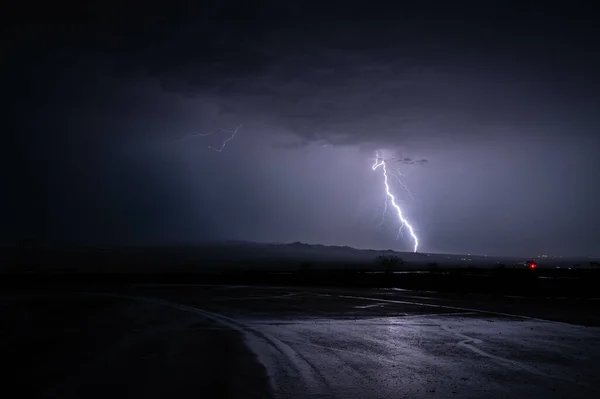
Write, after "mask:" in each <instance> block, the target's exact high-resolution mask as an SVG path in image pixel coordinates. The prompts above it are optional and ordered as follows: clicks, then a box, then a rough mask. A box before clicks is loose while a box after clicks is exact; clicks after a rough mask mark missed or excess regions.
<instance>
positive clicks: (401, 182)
mask: <svg viewBox="0 0 600 399" xmlns="http://www.w3.org/2000/svg"><path fill="white" fill-rule="evenodd" d="M392 176H394V177H395V178H396V180H398V183H399V184H400V185H401V186H402V188H404V189H405V190H406V192H407V193H408V195H409V197H410V199H411V200H413V201H414V200H415V197H414V196H413V195H412V193H411V191H410V190H409V188H408V186H407V185H406V184H404V182H403V181H402V179H401V177H406V175H405V174H404V173H402V172H400V168H396V173H393V172H392Z"/></svg>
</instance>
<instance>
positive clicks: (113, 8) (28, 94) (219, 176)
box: [2, 0, 600, 252]
mask: <svg viewBox="0 0 600 399" xmlns="http://www.w3.org/2000/svg"><path fill="white" fill-rule="evenodd" d="M61 3H62V2H58V3H57V2H54V3H52V4H51V5H50V4H49V5H43V4H40V5H39V6H37V7H29V6H22V5H13V6H11V7H12V8H9V9H8V10H7V11H6V13H4V15H3V18H4V19H5V20H6V22H7V23H5V24H3V26H4V27H5V30H4V34H5V35H7V36H5V37H6V38H7V39H9V40H5V41H4V42H5V43H7V44H8V45H7V46H6V51H5V53H4V54H5V55H6V56H5V57H4V58H3V59H4V60H6V61H5V62H3V65H2V69H3V75H2V83H3V88H4V93H3V95H4V99H5V100H6V101H4V103H5V104H8V105H5V108H3V111H4V112H5V114H6V115H5V117H3V120H4V121H6V122H7V126H8V127H9V128H8V129H6V130H7V131H10V132H12V134H10V135H9V138H8V139H7V141H6V145H5V146H3V153H5V154H3V155H5V156H3V157H2V160H3V162H5V163H6V167H5V168H4V169H5V170H17V171H18V173H16V172H15V173H14V174H13V177H11V179H14V181H9V183H8V184H9V186H8V187H9V188H10V189H8V190H6V191H7V192H8V194H7V197H6V198H5V201H8V203H9V205H7V206H5V207H4V208H5V209H19V210H20V211H19V212H12V211H11V212H8V211H7V214H9V216H10V223H9V224H12V225H14V226H17V227H19V228H20V230H19V231H21V230H22V231H29V230H31V229H33V230H36V226H37V229H38V230H39V229H41V227H39V226H44V229H46V230H47V235H48V236H51V235H53V233H54V232H56V231H63V232H68V233H69V235H71V236H77V235H80V232H82V231H86V230H87V231H89V230H93V229H91V228H89V226H96V227H97V226H104V227H102V228H98V230H95V233H94V234H95V235H96V236H102V237H109V236H110V237H118V238H117V240H122V239H123V237H129V238H131V239H134V240H140V241H144V240H150V239H156V240H167V239H170V240H178V239H181V240H184V239H187V240H194V239H199V238H207V237H208V238H214V237H221V236H225V237H237V238H243V239H264V240H268V241H274V240H280V239H281V240H283V239H289V241H298V240H302V241H312V242H319V243H331V244H344V245H355V246H363V247H368V246H371V247H382V246H383V247H393V246H395V245H398V244H397V243H395V242H394V241H393V237H395V232H393V231H392V232H391V233H390V231H391V230H394V229H395V227H393V226H391V225H390V231H383V230H376V228H375V227H373V229H369V228H366V227H365V226H368V225H370V224H372V225H373V226H376V225H377V223H378V220H377V221H375V222H373V223H371V222H372V221H370V220H365V216H364V214H363V213H364V210H365V209H368V210H373V214H374V215H375V218H379V217H380V209H379V208H378V206H379V205H380V200H381V198H380V197H379V196H378V195H379V194H378V193H379V191H380V188H381V187H380V182H379V180H376V179H375V178H374V177H373V176H374V174H373V173H372V172H373V171H371V170H370V168H369V164H368V162H370V161H365V162H366V163H365V164H363V161H364V159H365V158H367V157H373V151H374V150H383V151H386V155H385V156H386V157H388V156H389V157H390V158H391V157H396V158H397V159H398V161H400V162H397V163H398V164H400V165H401V166H402V168H406V169H409V170H410V171H411V176H412V177H411V178H408V182H409V183H411V184H410V185H411V187H412V188H414V191H415V193H416V196H417V197H418V198H419V200H418V201H416V202H415V203H414V204H412V205H411V206H410V207H409V210H410V212H409V214H410V216H411V217H414V219H416V225H417V226H418V227H419V232H420V234H422V236H423V242H424V243H425V244H424V245H425V246H426V247H425V248H427V249H428V250H440V251H451V252H452V251H460V250H462V249H461V248H469V249H467V250H466V251H471V252H475V249H476V248H480V252H482V251H488V250H489V251H494V250H496V251H508V252H510V251H513V252H514V251H520V252H527V251H528V249H527V248H535V249H536V250H537V249H539V248H561V251H563V252H564V251H575V252H576V251H587V252H590V251H592V250H591V249H590V248H593V246H594V245H595V243H596V242H597V239H596V238H597V235H594V232H593V229H592V228H591V227H590V226H592V225H594V224H595V223H596V222H600V221H598V215H597V211H594V209H595V208H594V207H593V206H592V203H591V200H590V198H593V197H594V196H597V193H598V187H597V185H598V183H597V179H595V178H594V174H595V170H597V169H598V167H599V166H598V163H597V162H598V161H597V159H598V157H597V154H593V151H592V149H593V148H594V145H595V144H597V141H594V140H595V139H594V134H595V133H596V132H597V130H598V126H599V125H600V121H599V117H598V112H597V109H598V107H599V106H600V101H599V95H598V93H599V91H600V84H599V81H600V80H599V79H598V75H597V71H598V70H600V52H598V51H596V47H597V44H596V43H597V38H598V35H597V24H596V20H597V18H596V14H595V13H594V11H593V10H591V9H589V8H588V7H587V6H585V5H584V4H579V3H577V2H571V3H569V4H567V5H561V4H544V5H543V6H541V5H540V4H539V2H515V3H514V4H510V3H509V2H499V1H498V2H497V1H491V2H452V3H447V2H419V3H418V4H417V3H414V4H393V3H391V2H389V1H382V2H378V1H368V2H367V1H362V2H358V1H354V2H353V1H330V2H316V1H314V2H313V1H307V2H281V1H257V2H247V1H241V0H240V1H202V2H195V1H194V2H191V1H190V2H184V3H182V2H177V4H175V3H173V2H171V3H169V2H141V1H125V2H118V3H117V2H112V1H105V2H82V3H80V4H78V5H73V4H70V5H69V6H68V7H66V6H64V4H61ZM15 7H16V8H15ZM240 123H243V124H244V129H243V130H242V131H241V132H240V134H239V135H238V136H236V139H235V141H232V142H231V144H232V145H231V147H228V151H227V152H224V153H223V154H220V153H214V151H212V152H211V151H209V150H208V149H207V147H208V146H209V145H212V146H214V145H218V144H219V140H220V137H218V136H211V137H210V138H208V139H207V140H189V141H186V146H185V147H183V148H182V147H178V146H177V145H175V144H173V142H174V141H176V139H179V138H181V137H183V136H186V135H193V134H198V133H204V132H208V131H211V130H213V129H219V128H222V129H233V128H235V126H238V125H239V124H240ZM141 143H143V144H144V145H146V146H147V147H148V148H147V150H144V151H146V152H144V151H142V150H141V149H140V148H139V147H140V146H141ZM356 148H358V149H359V150H360V151H359V150H356V151H355V149H356ZM282 150H283V151H282ZM361 151H362V152H361ZM387 152H389V154H387ZM557 159H560V160H561V161H560V163H561V167H560V168H559V167H558V166H557V165H556V164H557V162H556V160H557ZM428 161H429V162H428ZM425 164H427V165H426V166H427V167H422V168H421V167H418V166H422V165H425ZM404 165H406V166H404ZM549 176H550V177H549ZM565 182H566V183H565ZM378 190H379V191H378ZM531 191H533V192H535V193H536V194H535V195H532V194H531ZM540 198H543V199H544V200H543V202H544V204H543V206H537V205H538V204H539V201H540ZM24 204H25V205H27V206H25V205H24ZM565 209H569V211H568V212H567V211H565ZM498 210H501V211H498ZM567 213H571V214H572V216H571V217H567V216H564V215H566V214H567ZM496 215H498V216H496ZM560 215H563V216H560ZM534 219H535V223H538V224H540V225H542V226H543V227H542V230H544V231H545V233H544V235H542V236H540V237H538V238H531V239H529V238H528V240H529V241H526V240H520V239H519V237H520V235H519V232H522V231H524V230H525V229H527V228H528V226H529V225H530V224H532V223H533V224H535V223H534V222H532V220H534ZM282 221H284V222H282ZM550 221H555V222H556V224H555V225H553V224H552V223H550ZM27 226H29V227H27ZM57 226H58V227H57ZM489 226H493V228H492V227H489ZM86 227H87V228H86ZM527 231H529V230H527ZM550 232H552V233H550ZM19 234H20V233H19ZM81 234H83V233H81ZM486 234H487V235H486ZM563 234H564V235H566V236H575V235H578V237H582V238H581V239H579V240H578V241H577V242H574V241H568V242H567V241H565V240H564V236H563ZM56 235H58V234H56ZM449 236H451V237H452V238H451V239H450V238H448V237H449ZM389 237H392V238H391V239H389ZM499 237H500V238H502V237H503V238H502V240H503V241H502V242H498V243H497V244H494V243H495V242H497V241H498V240H500V238H499ZM386 240H387V241H386ZM474 248H475V249H474Z"/></svg>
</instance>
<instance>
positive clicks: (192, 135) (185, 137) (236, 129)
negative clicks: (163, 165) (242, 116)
mask: <svg viewBox="0 0 600 399" xmlns="http://www.w3.org/2000/svg"><path fill="white" fill-rule="evenodd" d="M241 127H242V125H239V126H238V127H236V128H235V129H234V130H228V129H217V130H214V131H212V132H208V133H197V134H189V135H187V136H183V137H182V138H180V139H179V140H178V141H185V140H189V139H191V138H194V137H206V136H211V135H213V134H215V133H217V132H225V133H229V134H231V135H230V136H229V137H228V138H226V139H225V140H224V141H223V144H221V146H220V147H219V148H217V147H213V146H211V145H209V146H208V148H210V149H211V150H213V151H216V152H223V150H224V149H225V147H226V146H227V143H229V142H230V141H231V140H233V139H234V137H235V135H236V134H237V133H238V131H239V130H240V129H241Z"/></svg>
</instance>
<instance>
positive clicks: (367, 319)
mask: <svg viewBox="0 0 600 399" xmlns="http://www.w3.org/2000/svg"><path fill="white" fill-rule="evenodd" d="M598 305H600V303H598V301H595V300H593V299H590V298H576V297H572V298H566V297H560V296H559V297H558V298H554V299H549V298H546V297H543V296H540V295H537V296H536V297H524V296H517V295H493V296H490V295H484V294H481V293H479V294H477V293H476V294H467V293H458V294H457V293H449V292H448V293H435V292H423V291H420V292H418V291H408V290H399V289H390V288H351V287H346V288H328V287H313V288H308V287H300V286H296V287H275V286H270V287H267V286H246V285H211V284H187V285H186V284H156V283H145V284H118V285H114V284H113V285H110V284H94V285H90V284H82V285H80V286H79V287H77V286H73V285H72V284H71V285H66V286H58V285H57V286H45V287H41V286H39V285H38V286H34V285H32V286H30V287H27V286H24V285H21V286H13V287H12V289H11V288H10V287H8V286H5V289H4V291H3V294H2V302H1V307H0V325H2V326H3V327H2V331H1V334H2V340H1V341H0V351H1V353H2V357H1V359H2V360H1V361H2V362H3V365H2V366H3V369H4V370H8V374H7V371H5V372H4V377H5V378H3V384H2V387H1V389H2V391H3V392H2V393H1V395H2V396H3V397H22V398H106V397H112V398H125V397H136V398H137V397H145V398H162V397H169V398H179V397H202V398H267V397H279V398H304V397H309V398H351V399H352V398H367V399H369V398H449V397H450V398H511V397H527V398H531V399H533V398H545V399H546V398H598V397H600V328H599V327H598V326H600V320H599V319H600V317H599V312H598V311H597V310H598V307H599V306H598Z"/></svg>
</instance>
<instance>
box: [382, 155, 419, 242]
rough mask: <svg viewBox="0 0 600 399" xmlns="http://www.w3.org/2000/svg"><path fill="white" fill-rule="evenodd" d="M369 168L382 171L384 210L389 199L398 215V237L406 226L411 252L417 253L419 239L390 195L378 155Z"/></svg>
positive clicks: (386, 173)
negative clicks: (384, 197) (411, 247)
mask: <svg viewBox="0 0 600 399" xmlns="http://www.w3.org/2000/svg"><path fill="white" fill-rule="evenodd" d="M371 168H372V169H373V170H377V169H378V168H381V170H382V171H383V184H384V186H385V193H386V195H387V196H386V206H385V210H387V200H388V199H389V201H390V202H391V204H392V206H393V207H394V209H396V213H397V214H398V219H399V221H400V228H399V229H398V236H399V235H400V234H401V233H402V228H403V227H404V226H406V228H407V229H408V231H409V232H410V235H411V237H412V239H413V241H414V247H413V251H414V252H417V249H418V247H419V239H418V238H417V236H416V234H415V231H414V228H413V227H412V226H411V225H410V223H408V221H407V220H406V219H405V218H404V215H403V214H402V209H400V206H398V204H397V203H396V197H394V194H392V192H391V189H390V185H389V182H388V172H387V168H386V163H385V161H384V160H383V159H382V158H380V157H379V154H376V158H375V163H374V164H373V166H372V167H371Z"/></svg>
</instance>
